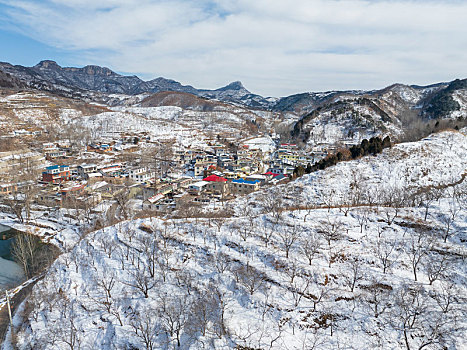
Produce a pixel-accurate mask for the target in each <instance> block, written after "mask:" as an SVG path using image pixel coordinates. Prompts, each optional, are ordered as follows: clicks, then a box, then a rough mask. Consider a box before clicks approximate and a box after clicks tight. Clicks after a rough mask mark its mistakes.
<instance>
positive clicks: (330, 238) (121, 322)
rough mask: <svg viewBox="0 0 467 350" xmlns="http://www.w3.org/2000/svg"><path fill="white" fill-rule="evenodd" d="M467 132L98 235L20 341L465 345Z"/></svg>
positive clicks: (37, 299) (73, 255)
mask: <svg viewBox="0 0 467 350" xmlns="http://www.w3.org/2000/svg"><path fill="white" fill-rule="evenodd" d="M465 131H466V130H465V129H464V130H463V132H464V133H461V132H454V131H448V132H443V133H438V134H434V135H432V136H430V137H429V138H427V139H424V140H422V141H419V142H414V143H407V144H399V145H397V146H395V147H393V148H390V149H385V150H384V152H383V153H382V154H380V155H379V156H376V157H373V156H369V157H365V158H362V159H360V160H354V161H349V162H343V163H339V164H338V165H337V166H335V167H331V168H328V169H326V170H323V171H319V172H317V173H314V174H310V175H305V176H304V177H303V178H301V179H300V180H299V181H298V182H291V183H289V184H286V185H282V186H280V187H273V188H269V189H265V190H263V191H261V192H257V193H254V194H251V195H249V196H248V197H246V198H243V199H240V200H237V201H236V202H234V203H232V208H231V210H226V211H224V210H221V209H218V210H217V211H213V212H211V213H208V212H207V213H205V214H206V215H204V216H203V217H201V218H200V217H196V218H189V217H186V218H184V219H182V218H178V219H177V218H173V219H169V220H161V219H157V218H148V219H138V220H133V221H125V222H121V223H119V224H117V225H114V226H110V227H106V228H103V229H100V230H97V231H95V232H92V233H90V234H88V235H86V236H85V237H83V238H82V240H81V241H80V242H78V244H77V245H76V246H75V247H74V248H73V249H71V250H70V251H68V252H66V253H64V254H63V255H61V256H60V257H59V259H58V260H57V261H56V262H55V263H54V264H53V265H52V267H51V268H50V270H49V271H48V272H47V274H46V275H45V277H44V278H43V279H42V280H41V281H39V282H38V283H37V284H36V285H35V287H34V289H33V291H32V295H31V297H30V298H28V301H27V302H26V303H24V304H23V305H22V307H21V310H22V312H20V313H18V314H17V315H18V316H17V318H16V327H15V328H14V334H15V336H14V337H13V338H11V339H14V340H15V342H16V343H15V346H17V348H18V349H21V350H23V349H63V348H64V347H69V348H91V349H173V348H175V349H266V348H267V349H290V350H292V349H326V350H327V349H338V348H345V349H362V348H369V349H412V348H417V349H420V348H427V349H463V348H465V347H466V346H467V343H466V339H465V331H466V327H467V323H466V320H467V309H466V299H465V295H467V271H466V269H465V256H466V245H465V242H466V239H467V236H466V234H467V216H466V214H467V211H466V198H467V197H466V193H467V192H466V187H465V185H466V183H465V176H466V172H465V171H466V169H467V136H466V135H465ZM338 174H339V175H338ZM368 189H372V191H375V192H371V191H368ZM431 195H433V197H432V196H431ZM226 209H228V208H226ZM188 216H189V215H188ZM70 344H71V345H70Z"/></svg>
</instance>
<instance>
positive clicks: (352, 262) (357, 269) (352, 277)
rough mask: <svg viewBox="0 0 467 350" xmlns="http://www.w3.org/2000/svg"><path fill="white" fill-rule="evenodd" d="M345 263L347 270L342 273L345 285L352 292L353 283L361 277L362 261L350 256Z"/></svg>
mask: <svg viewBox="0 0 467 350" xmlns="http://www.w3.org/2000/svg"><path fill="white" fill-rule="evenodd" d="M347 265H348V266H347V270H348V272H346V273H344V278H345V282H346V284H347V286H348V287H349V289H350V291H351V292H352V293H353V291H354V289H355V285H356V284H357V282H358V281H360V280H361V279H362V278H363V271H362V263H361V261H360V260H359V259H358V258H356V257H352V258H350V259H349V260H348V264H347Z"/></svg>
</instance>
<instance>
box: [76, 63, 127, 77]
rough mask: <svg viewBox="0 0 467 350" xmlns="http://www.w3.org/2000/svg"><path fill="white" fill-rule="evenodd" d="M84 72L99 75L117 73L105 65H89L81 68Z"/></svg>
mask: <svg viewBox="0 0 467 350" xmlns="http://www.w3.org/2000/svg"><path fill="white" fill-rule="evenodd" d="M83 70H84V72H85V73H86V74H89V75H101V76H111V75H118V74H117V73H115V72H114V71H112V70H110V69H109V68H107V67H100V66H94V65H89V66H86V67H84V68H83Z"/></svg>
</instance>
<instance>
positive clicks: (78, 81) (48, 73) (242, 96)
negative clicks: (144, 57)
mask: <svg viewBox="0 0 467 350" xmlns="http://www.w3.org/2000/svg"><path fill="white" fill-rule="evenodd" d="M0 70H3V71H4V72H7V73H9V74H11V75H12V76H15V77H17V78H18V79H21V80H23V81H25V82H27V83H28V84H29V85H30V86H32V87H35V88H47V89H48V90H49V91H53V90H52V88H53V89H55V90H57V91H66V90H67V89H76V90H78V91H80V90H84V91H86V90H87V91H95V92H99V93H105V94H126V95H138V94H142V93H157V92H161V91H177V92H185V93H190V94H193V95H197V96H201V97H207V98H213V99H217V100H221V101H229V102H236V103H241V104H246V105H249V104H251V105H255V104H256V107H265V106H268V104H269V103H270V100H266V99H264V98H263V97H261V96H258V95H254V94H252V93H250V92H249V91H248V90H246V89H245V88H244V87H243V85H242V83H241V82H233V83H231V84H228V85H227V86H224V87H222V88H219V89H217V90H200V89H196V88H194V87H192V86H189V85H182V84H180V83H179V82H177V81H174V80H171V79H166V78H162V77H159V78H156V79H153V80H149V81H143V80H142V79H140V78H138V77H137V76H134V75H133V76H124V75H120V74H117V73H115V72H113V71H112V70H110V69H109V68H105V67H99V66H93V65H89V66H85V67H83V68H75V67H61V66H59V65H58V64H57V63H56V62H54V61H50V60H46V61H41V62H39V63H38V64H37V65H35V66H33V67H23V66H19V65H15V66H13V65H11V64H9V63H0Z"/></svg>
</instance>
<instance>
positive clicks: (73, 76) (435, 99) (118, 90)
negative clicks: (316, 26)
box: [0, 60, 467, 128]
mask: <svg viewBox="0 0 467 350" xmlns="http://www.w3.org/2000/svg"><path fill="white" fill-rule="evenodd" d="M0 86H4V87H9V88H34V89H39V90H45V91H50V92H54V93H57V94H60V95H63V96H66V97H72V98H82V99H83V98H84V99H87V100H92V101H98V102H104V103H110V102H111V103H113V104H118V103H120V101H121V99H118V98H115V94H122V95H129V96H136V95H143V96H141V98H139V99H137V100H138V101H141V100H143V101H145V103H146V105H167V104H169V103H176V104H178V105H183V106H184V107H189V105H190V103H191V102H190V101H193V103H194V104H195V106H197V107H199V106H201V108H210V107H209V104H207V105H206V104H205V103H204V102H203V101H202V100H199V99H193V98H187V95H185V94H191V95H194V96H196V97H198V98H202V99H208V100H217V101H221V102H226V103H232V104H236V105H240V106H244V107H248V108H256V109H265V110H270V111H274V112H283V113H293V114H295V115H297V116H304V117H305V118H308V119H309V118H310V113H315V114H316V113H319V111H326V110H330V109H332V108H334V107H336V106H338V105H342V106H344V107H345V106H346V105H347V107H349V105H351V104H355V101H358V103H357V104H362V103H363V104H365V106H366V107H367V108H370V109H371V110H372V111H374V112H375V113H377V114H379V115H383V116H384V115H387V116H388V117H391V116H393V115H397V114H400V113H402V112H406V111H410V110H412V111H416V112H417V114H418V115H419V116H421V117H424V118H443V117H450V116H452V115H455V112H456V111H461V110H464V108H465V106H466V104H467V101H466V100H467V94H466V89H467V79H464V80H455V81H453V82H451V83H438V84H434V85H430V86H416V85H402V84H394V85H392V86H389V87H387V88H384V89H382V90H375V91H329V92H320V93H314V92H306V93H301V94H295V95H291V96H287V97H282V98H275V97H262V96H260V95H257V94H253V93H251V92H250V91H248V90H247V89H246V88H245V87H244V86H243V85H242V83H241V82H239V81H236V82H233V83H230V84H228V85H226V86H224V87H221V88H219V89H215V90H205V89H197V88H194V87H193V86H190V85H182V84H180V83H179V82H177V81H174V80H171V79H166V78H162V77H159V78H156V79H153V80H149V81H144V80H142V79H140V78H138V77H137V76H135V75H132V76H125V75H120V74H117V73H115V72H114V71H112V70H110V69H109V68H105V67H100V66H93V65H89V66H85V67H83V68H74V67H61V66H60V65H58V64H57V63H56V62H54V61H50V60H46V61H41V62H39V63H38V64H37V65H35V66H33V67H24V66H20V65H12V64H10V63H0ZM167 92H172V93H171V94H167ZM159 93H164V94H162V95H160V96H153V95H154V94H159ZM177 93H182V95H179V96H177ZM132 101H134V99H133V100H132ZM174 101H175V102H174ZM453 113H454V114H453ZM298 127H299V125H298V126H297V128H298Z"/></svg>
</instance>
